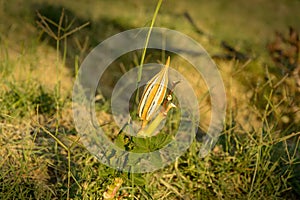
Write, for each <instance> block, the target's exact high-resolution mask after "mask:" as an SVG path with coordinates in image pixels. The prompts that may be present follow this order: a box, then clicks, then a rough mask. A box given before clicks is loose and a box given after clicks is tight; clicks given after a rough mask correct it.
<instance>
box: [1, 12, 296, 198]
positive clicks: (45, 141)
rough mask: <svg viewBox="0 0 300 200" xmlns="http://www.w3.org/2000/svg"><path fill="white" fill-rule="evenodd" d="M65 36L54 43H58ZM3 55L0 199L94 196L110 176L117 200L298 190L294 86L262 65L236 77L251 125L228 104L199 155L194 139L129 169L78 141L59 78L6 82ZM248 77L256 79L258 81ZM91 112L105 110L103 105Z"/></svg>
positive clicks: (277, 194) (290, 194) (278, 194)
mask: <svg viewBox="0 0 300 200" xmlns="http://www.w3.org/2000/svg"><path fill="white" fill-rule="evenodd" d="M42 18H43V20H45V21H47V20H46V19H45V18H44V17H42ZM44 25H46V24H44ZM66 38H67V37H65V38H63V40H61V41H57V40H56V39H57V38H56V39H55V42H58V46H60V45H61V44H64V39H66ZM61 42H62V43H61ZM36 45H38V44H36ZM5 48H6V47H5ZM59 49H60V48H59ZM65 51H67V49H65ZM21 56H22V55H21ZM56 56H57V60H58V61H59V62H60V61H61V60H64V59H61V57H60V55H59V53H57V54H56ZM8 57H9V56H6V57H5V56H4V57H3V58H1V59H3V61H4V62H1V63H2V64H1V79H0V82H1V85H5V88H6V89H5V90H1V91H0V108H1V109H0V110H1V111H0V146H1V148H0V165H1V169H0V185H1V186H0V199H65V198H69V199H101V198H102V197H103V194H104V193H105V192H107V191H108V190H107V189H108V188H109V187H110V186H115V183H114V182H115V180H116V178H121V179H122V181H123V184H122V185H121V187H120V188H118V191H116V192H115V191H113V192H114V193H113V194H114V197H115V198H123V199H126V198H127V199H248V198H249V199H280V198H284V199H288V198H289V199H296V198H297V195H298V196H299V195H300V187H299V185H300V184H299V176H300V174H299V165H300V164H299V159H300V155H299V149H300V148H299V134H300V133H299V125H298V123H296V121H294V120H295V119H297V118H296V117H295V116H296V115H297V112H298V111H297V110H296V111H295V107H296V106H295V105H297V104H296V103H297V102H299V101H298V96H297V95H295V90H294V89H295V85H293V83H292V81H290V79H289V78H284V77H282V76H280V75H278V74H272V73H270V72H268V71H269V70H268V68H263V67H262V65H261V64H260V63H259V62H254V63H252V65H253V69H257V68H260V69H263V70H261V71H263V72H265V73H264V74H262V75H261V74H259V75H257V74H255V75H253V74H254V71H251V72H249V71H247V70H245V71H243V77H251V79H252V80H251V82H250V83H249V85H250V86H249V85H248V86H249V88H247V89H248V90H249V92H250V93H251V94H252V96H251V95H250V98H249V101H248V102H244V105H246V107H247V108H248V109H247V113H248V115H253V117H255V118H256V119H257V120H256V121H255V123H257V124H256V128H252V129H247V130H246V129H244V128H243V127H244V126H243V125H245V124H246V123H247V124H251V123H253V122H252V121H245V120H240V119H239V117H240V116H239V115H237V114H236V110H239V109H240V106H241V105H239V104H237V106H236V107H234V108H232V107H230V108H229V110H228V116H227V119H226V127H225V129H224V131H223V135H222V136H221V138H220V140H219V142H218V144H217V146H216V147H215V148H214V150H213V151H212V152H211V154H209V155H208V156H207V157H205V158H203V159H200V158H199V157H198V150H199V146H200V145H201V144H200V143H198V142H196V141H194V142H193V144H192V146H191V147H190V148H189V150H188V151H187V152H186V153H185V154H184V155H183V156H182V157H180V158H178V159H177V160H176V161H175V162H174V163H173V164H171V165H170V166H168V167H165V168H163V169H160V170H158V171H156V172H153V173H145V174H132V173H122V172H119V171H116V170H114V169H111V168H109V167H107V166H104V165H102V164H101V163H99V161H98V160H97V159H96V158H95V157H94V156H93V155H91V154H90V153H89V152H88V151H87V150H86V149H85V147H84V146H82V144H80V142H79V141H78V139H79V138H78V137H77V136H76V132H75V130H74V125H73V123H72V120H71V117H70V116H71V114H70V113H69V114H68V113H67V111H68V110H71V100H70V98H68V97H67V98H66V99H62V96H61V95H60V89H59V88H60V84H59V80H58V81H57V86H56V87H55V88H54V89H53V91H52V90H49V88H44V87H43V86H41V84H40V83H37V82H34V81H33V80H28V81H25V82H23V81H18V80H15V81H9V79H8V78H7V75H9V74H10V73H11V71H10V70H14V68H10V67H11V65H12V63H11V60H10V59H9V58H8ZM1 61H2V60H1ZM220 62H222V61H220ZM223 63H225V62H223ZM56 67H57V70H56V72H57V73H58V74H59V70H60V69H59V65H56ZM264 69H266V70H265V71H264ZM32 73H34V72H32ZM256 76H261V78H260V79H261V80H263V81H261V82H260V84H256V83H257V82H258V81H257V79H254V77H256ZM264 77H266V79H265V80H264ZM29 78H30V77H28V79H29ZM225 78H228V77H225ZM233 78H236V77H233ZM243 83H244V82H243ZM251 84H253V85H251ZM238 95H239V96H241V94H238ZM238 95H237V96H238ZM97 109H98V110H101V111H103V112H105V113H107V114H108V115H109V113H108V109H107V105H106V104H103V105H100V106H99V107H98V108H97ZM41 118H43V119H44V120H41ZM241 122H243V123H245V124H240V123H241ZM108 126H109V125H108ZM110 128H111V127H110ZM153 139H155V138H153ZM167 139H168V138H167ZM121 145H124V143H122V144H121ZM156 148H157V147H156V146H154V147H152V146H151V149H150V150H152V149H156ZM148 150H149V149H147V151H148ZM119 180H120V179H119ZM113 189H114V188H113ZM111 194H112V193H111Z"/></svg>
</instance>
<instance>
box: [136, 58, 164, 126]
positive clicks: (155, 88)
mask: <svg viewBox="0 0 300 200" xmlns="http://www.w3.org/2000/svg"><path fill="white" fill-rule="evenodd" d="M169 64H170V57H168V59H167V63H166V65H165V66H164V67H163V68H162V69H161V71H160V72H158V73H157V74H156V75H155V76H154V77H153V78H152V79H151V80H150V81H148V82H147V84H146V86H145V89H144V92H143V95H142V98H141V100H140V102H139V106H138V114H139V117H140V118H141V119H142V120H143V125H142V128H143V127H145V125H146V124H147V122H148V121H149V120H150V119H151V117H152V116H153V114H154V113H155V111H157V109H158V108H159V106H160V105H161V103H162V102H163V100H164V97H165V95H166V91H167V86H168V67H169Z"/></svg>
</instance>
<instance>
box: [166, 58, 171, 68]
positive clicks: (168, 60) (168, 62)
mask: <svg viewBox="0 0 300 200" xmlns="http://www.w3.org/2000/svg"><path fill="white" fill-rule="evenodd" d="M169 65H170V56H168V59H167V62H166V66H167V67H169Z"/></svg>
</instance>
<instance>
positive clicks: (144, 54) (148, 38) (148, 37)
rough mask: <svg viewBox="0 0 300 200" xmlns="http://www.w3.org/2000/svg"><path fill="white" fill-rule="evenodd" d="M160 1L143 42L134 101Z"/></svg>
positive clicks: (159, 0)
mask: <svg viewBox="0 0 300 200" xmlns="http://www.w3.org/2000/svg"><path fill="white" fill-rule="evenodd" d="M162 1H163V0H158V3H157V5H156V8H155V12H154V15H153V17H152V21H151V25H150V29H149V31H148V34H147V38H146V41H145V48H144V50H143V53H142V58H141V63H140V67H139V70H138V77H137V82H136V88H137V93H136V99H138V96H139V89H138V85H139V83H140V82H141V78H142V70H143V65H144V61H145V57H146V52H147V47H148V44H149V40H150V35H151V32H152V29H153V26H154V23H155V20H156V17H157V14H158V11H159V9H160V6H161V4H162Z"/></svg>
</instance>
